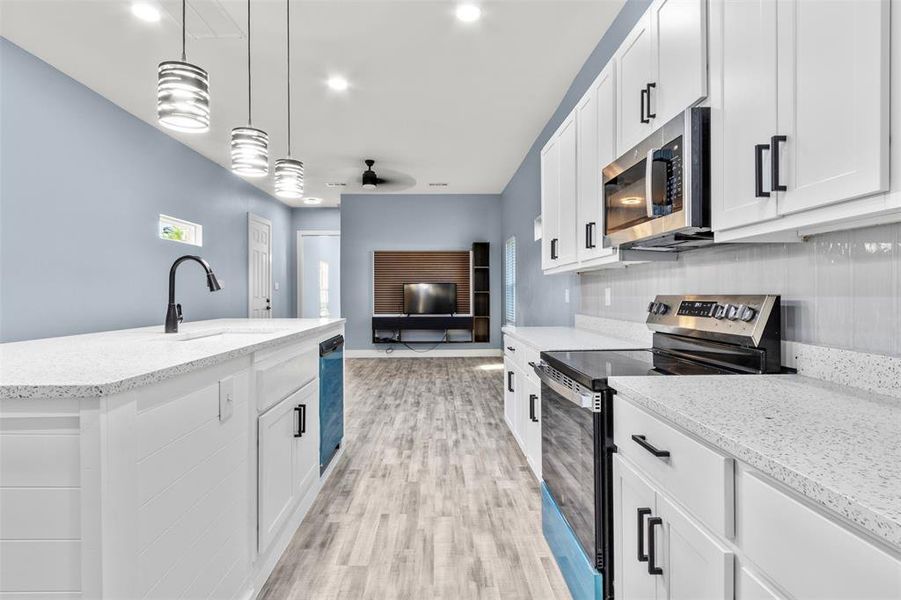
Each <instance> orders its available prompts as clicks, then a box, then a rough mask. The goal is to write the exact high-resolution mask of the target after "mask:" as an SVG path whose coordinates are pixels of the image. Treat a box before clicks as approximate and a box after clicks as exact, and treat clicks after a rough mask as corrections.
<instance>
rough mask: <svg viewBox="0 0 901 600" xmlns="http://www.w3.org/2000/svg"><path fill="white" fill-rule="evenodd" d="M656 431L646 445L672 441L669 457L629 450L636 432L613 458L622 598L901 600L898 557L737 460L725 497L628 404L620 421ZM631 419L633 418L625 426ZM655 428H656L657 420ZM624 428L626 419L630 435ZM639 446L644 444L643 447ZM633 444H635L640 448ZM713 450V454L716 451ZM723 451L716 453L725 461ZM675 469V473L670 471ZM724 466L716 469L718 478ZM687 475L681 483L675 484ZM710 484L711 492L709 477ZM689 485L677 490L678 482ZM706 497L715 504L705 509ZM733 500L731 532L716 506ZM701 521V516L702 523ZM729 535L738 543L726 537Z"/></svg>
mask: <svg viewBox="0 0 901 600" xmlns="http://www.w3.org/2000/svg"><path fill="white" fill-rule="evenodd" d="M617 413H621V414H626V415H628V414H629V413H635V414H637V415H641V419H639V420H636V418H632V419H631V421H629V422H633V423H639V422H640V425H641V427H642V428H643V430H646V431H648V432H649V433H648V436H647V438H646V439H644V438H642V439H641V440H640V441H642V442H645V441H647V442H653V443H660V444H666V446H667V450H670V455H669V456H666V457H660V458H657V457H654V456H652V455H651V454H647V456H648V457H650V458H652V459H653V460H654V461H658V462H659V463H660V464H661V465H663V466H665V467H666V468H663V466H661V467H660V468H655V466H656V465H655V463H654V462H652V461H651V460H650V459H649V460H647V461H643V460H642V459H643V458H645V456H644V455H643V454H641V453H637V452H631V451H630V446H629V443H630V441H631V440H630V436H629V435H627V433H628V432H622V431H618V432H617V434H616V435H618V436H619V437H617V447H618V448H619V453H618V454H617V455H615V456H614V459H613V498H614V501H613V502H614V528H613V544H614V570H615V573H614V586H615V590H616V598H617V600H649V599H653V600H663V599H666V600H706V599H723V600H732V599H733V598H734V599H736V600H786V599H798V600H801V599H808V598H809V599H815V600H826V599H828V600H890V599H892V600H898V598H901V552H898V551H893V550H890V549H886V548H884V547H883V546H882V544H881V543H876V542H873V541H871V540H870V539H869V537H868V536H867V535H866V534H862V533H860V532H858V531H857V530H856V529H854V528H853V527H851V526H849V525H847V524H846V523H844V522H843V521H841V519H840V518H839V517H838V516H837V515H833V514H831V513H830V512H829V511H828V510H826V509H825V508H821V507H817V506H814V505H812V504H811V503H810V502H809V501H808V500H806V499H802V498H800V497H798V496H797V494H796V493H795V492H793V491H790V490H787V489H784V488H783V486H781V485H780V484H778V483H776V482H775V481H771V480H769V478H768V477H767V476H766V475H764V474H762V473H759V472H758V471H756V470H754V469H752V468H751V467H750V466H748V465H745V464H744V463H742V462H740V461H738V460H732V459H729V460H728V461H726V462H723V463H722V464H721V466H722V468H725V469H729V470H734V485H733V483H732V482H733V474H730V475H729V476H727V477H726V480H727V481H728V482H729V486H728V487H730V488H734V494H733V493H727V494H726V495H725V497H724V496H723V493H722V487H723V481H722V478H717V477H714V470H711V469H710V466H711V464H712V463H709V462H708V463H707V464H705V462H704V461H703V460H699V456H701V455H700V454H692V453H691V452H687V450H690V449H691V447H690V446H688V445H686V443H685V442H680V441H679V439H678V436H681V437H683V438H685V439H686V440H687V441H690V442H691V443H692V444H696V445H698V446H699V447H701V446H703V447H706V446H707V444H706V443H705V442H702V441H701V440H699V439H695V436H693V435H691V434H688V433H684V432H682V431H681V430H677V429H676V428H675V427H674V426H672V425H670V424H668V423H666V422H665V421H664V420H663V419H662V418H659V417H657V416H655V415H653V414H651V413H650V412H648V411H645V410H643V409H638V408H637V407H636V406H635V405H634V404H632V403H631V402H630V401H629V400H627V399H625V397H624V396H621V395H618V396H617V397H616V399H615V400H614V414H617ZM627 421H628V420H627ZM654 421H656V423H654ZM627 425H628V423H627V422H623V421H617V422H616V426H617V427H618V428H619V429H623V428H625V427H626V426H627ZM637 446H640V444H639V445H637ZM637 446H636V447H637ZM708 451H709V452H714V449H708ZM718 452H721V451H716V452H714V454H717V453H718ZM670 469H674V472H673V473H671V472H669V470H670ZM719 470H720V469H719V467H718V468H717V469H715V471H719ZM674 473H678V474H679V479H678V480H677V479H675V478H674ZM705 478H706V479H708V480H710V481H708V482H707V483H704V479H705ZM683 479H684V480H685V481H692V482H694V484H693V485H692V486H689V487H686V486H684V485H676V483H677V482H678V481H681V480H683ZM699 490H700V493H703V494H707V495H708V496H709V501H700V500H699V496H698V494H699ZM724 501H725V504H726V507H725V514H727V515H733V514H734V519H735V525H734V535H733V536H730V535H729V534H728V533H727V532H728V531H730V530H731V529H732V528H731V527H726V528H724V529H721V528H720V527H719V523H720V519H719V518H716V519H711V518H710V514H717V515H719V514H720V512H721V511H720V512H715V513H714V512H711V510H710V507H711V506H714V505H719V504H722V503H723V502H724ZM702 513H703V514H702ZM727 538H729V539H727Z"/></svg>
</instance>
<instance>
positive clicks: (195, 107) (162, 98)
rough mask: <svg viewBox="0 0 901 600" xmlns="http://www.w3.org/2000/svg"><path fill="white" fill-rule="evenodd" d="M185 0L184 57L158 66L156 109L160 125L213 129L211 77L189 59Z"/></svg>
mask: <svg viewBox="0 0 901 600" xmlns="http://www.w3.org/2000/svg"><path fill="white" fill-rule="evenodd" d="M185 1H186V0H182V2H181V60H167V61H164V62H161V63H160V65H159V67H158V69H157V76H158V80H157V94H156V112H157V117H158V118H159V121H160V125H162V126H163V127H167V128H169V129H174V130H175V131H181V132H185V133H203V132H205V131H209V129H210V77H209V75H208V74H207V72H206V71H204V70H203V69H201V68H200V67H198V66H197V65H192V64H191V63H189V62H187V61H186V60H185V29H186V23H185Z"/></svg>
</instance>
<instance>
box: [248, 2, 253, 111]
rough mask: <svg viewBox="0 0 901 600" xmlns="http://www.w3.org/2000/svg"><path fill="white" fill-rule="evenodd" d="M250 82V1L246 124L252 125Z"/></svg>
mask: <svg viewBox="0 0 901 600" xmlns="http://www.w3.org/2000/svg"><path fill="white" fill-rule="evenodd" d="M251 89H252V88H251V80H250V0H247V124H248V125H253V109H252V107H253V104H252V101H253V99H252V97H251Z"/></svg>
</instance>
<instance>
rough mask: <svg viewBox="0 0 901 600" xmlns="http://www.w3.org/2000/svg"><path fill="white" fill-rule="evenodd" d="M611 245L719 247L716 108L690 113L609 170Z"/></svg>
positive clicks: (606, 213)
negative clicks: (713, 181)
mask: <svg viewBox="0 0 901 600" xmlns="http://www.w3.org/2000/svg"><path fill="white" fill-rule="evenodd" d="M603 195H604V197H603V201H604V234H605V235H606V236H607V240H608V242H609V244H610V245H611V246H614V247H620V248H632V249H641V250H658V251H675V250H687V249H690V248H695V247H698V246H706V245H708V244H710V243H712V242H713V233H712V232H711V231H710V109H709V108H701V107H699V108H690V109H688V110H686V111H684V112H683V113H681V114H679V115H678V116H676V117H675V118H674V119H673V120H671V121H669V122H668V123H667V124H666V125H664V126H663V127H661V128H660V129H658V130H657V131H656V132H654V134H653V135H651V136H650V137H648V138H647V139H645V140H644V141H642V142H641V143H640V144H638V145H637V146H635V147H634V148H632V149H631V150H629V151H628V152H626V153H625V154H624V155H623V156H621V157H620V158H618V159H617V160H616V161H615V162H613V163H611V164H609V165H607V167H605V168H604V170H603Z"/></svg>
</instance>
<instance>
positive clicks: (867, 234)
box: [579, 223, 901, 356]
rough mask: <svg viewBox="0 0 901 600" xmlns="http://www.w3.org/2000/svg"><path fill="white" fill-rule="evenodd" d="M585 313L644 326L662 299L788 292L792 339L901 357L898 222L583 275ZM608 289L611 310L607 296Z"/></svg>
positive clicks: (786, 320)
mask: <svg viewBox="0 0 901 600" xmlns="http://www.w3.org/2000/svg"><path fill="white" fill-rule="evenodd" d="M579 287H580V294H581V309H580V312H581V313H583V314H587V315H594V316H598V317H605V318H609V319H625V320H629V321H644V320H645V308H646V307H647V304H648V302H649V301H650V300H651V299H652V298H653V297H654V296H655V295H656V294H688V293H698V294H714V293H731V294H742V293H745V294H781V296H782V311H783V324H784V329H785V331H784V332H783V337H784V339H786V340H790V341H795V342H803V343H806V344H815V345H821V346H830V347H834V348H846V349H850V350H857V351H860V352H871V353H877V354H890V355H897V356H901V315H899V313H901V224H898V223H895V224H888V225H880V226H877V227H870V228H866V229H857V230H853V231H843V232H837V233H829V234H823V235H819V236H815V237H811V238H809V239H808V240H807V241H805V242H799V243H794V244H729V245H721V246H715V247H712V248H704V249H701V250H695V251H691V252H686V253H684V254H682V255H680V257H679V260H678V261H677V262H662V263H648V264H643V265H636V266H634V267H629V268H626V269H619V270H608V271H597V272H592V273H585V274H583V275H581V276H580V286H579ZM606 288H610V292H611V302H610V305H609V306H608V305H606V303H605V289H606Z"/></svg>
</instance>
